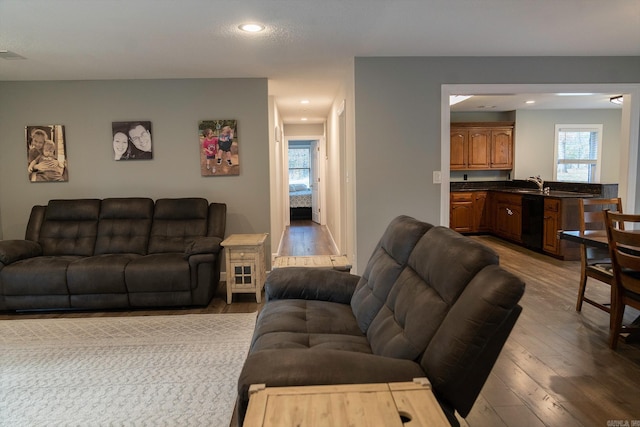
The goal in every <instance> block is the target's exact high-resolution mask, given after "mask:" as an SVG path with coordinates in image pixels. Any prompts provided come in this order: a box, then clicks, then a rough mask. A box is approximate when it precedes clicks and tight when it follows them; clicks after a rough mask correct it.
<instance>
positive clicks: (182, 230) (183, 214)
mask: <svg viewBox="0 0 640 427" xmlns="http://www.w3.org/2000/svg"><path fill="white" fill-rule="evenodd" d="M208 212H209V205H208V203H207V201H206V200H205V199H200V198H184V199H158V200H157V201H156V204H155V209H154V212H153V223H152V225H151V236H150V238H149V251H148V253H150V254H155V253H167V252H180V253H184V251H185V249H186V247H187V245H188V244H190V243H192V242H193V240H194V239H195V238H196V237H199V236H206V235H207V216H208Z"/></svg>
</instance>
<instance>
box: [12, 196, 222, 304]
mask: <svg viewBox="0 0 640 427" xmlns="http://www.w3.org/2000/svg"><path fill="white" fill-rule="evenodd" d="M225 225H226V205H224V204H220V203H211V204H209V203H208V202H207V200H205V199H202V198H182V199H158V200H157V201H156V202H155V203H154V201H153V200H152V199H148V198H110V199H104V200H99V199H77V200H51V201H50V202H49V203H48V205H47V206H34V207H33V208H32V210H31V216H30V217H29V222H28V225H27V230H26V235H25V239H24V240H3V241H0V310H40V309H44V310H52V309H127V308H136V307H180V306H194V305H195V306H205V305H207V304H208V303H209V301H210V300H211V298H212V297H213V295H214V293H215V290H216V287H217V286H218V282H219V281H220V257H221V254H220V251H221V247H220V242H221V241H222V240H223V239H224V232H225Z"/></svg>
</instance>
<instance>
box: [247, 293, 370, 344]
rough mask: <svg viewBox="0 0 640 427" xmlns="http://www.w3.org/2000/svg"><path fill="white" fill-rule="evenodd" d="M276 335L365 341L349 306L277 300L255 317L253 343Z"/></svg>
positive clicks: (323, 302)
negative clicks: (347, 336)
mask: <svg viewBox="0 0 640 427" xmlns="http://www.w3.org/2000/svg"><path fill="white" fill-rule="evenodd" d="M279 332H293V333H301V334H337V335H352V336H357V337H362V338H364V334H363V333H362V332H361V331H360V328H359V327H358V325H357V323H356V322H355V319H354V317H353V313H352V312H351V308H350V307H349V305H348V304H340V303H335V302H326V301H315V300H310V301H308V300H276V301H270V302H269V304H266V305H265V306H264V308H263V309H262V311H261V312H260V316H258V321H257V324H256V330H255V332H254V341H256V340H257V339H258V338H259V337H261V336H263V335H267V334H272V333H279Z"/></svg>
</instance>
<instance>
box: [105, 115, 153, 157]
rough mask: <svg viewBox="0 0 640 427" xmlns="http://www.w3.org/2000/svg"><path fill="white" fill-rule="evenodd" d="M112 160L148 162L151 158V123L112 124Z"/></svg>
mask: <svg viewBox="0 0 640 427" xmlns="http://www.w3.org/2000/svg"><path fill="white" fill-rule="evenodd" d="M111 134H112V137H113V139H112V143H113V156H114V157H113V158H114V160H149V159H152V158H153V143H152V141H151V122H112V123H111Z"/></svg>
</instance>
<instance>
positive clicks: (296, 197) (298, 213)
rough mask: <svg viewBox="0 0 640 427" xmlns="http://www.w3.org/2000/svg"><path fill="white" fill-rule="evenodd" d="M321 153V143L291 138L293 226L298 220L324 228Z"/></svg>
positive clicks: (290, 176) (289, 151) (290, 215)
mask: <svg viewBox="0 0 640 427" xmlns="http://www.w3.org/2000/svg"><path fill="white" fill-rule="evenodd" d="M321 149H322V144H321V141H320V139H307V138H301V139H297V138H289V139H288V141H287V165H288V169H287V172H286V179H287V181H288V192H289V194H288V197H287V200H288V202H289V203H288V209H289V225H291V221H297V220H305V221H313V222H314V223H316V224H322V215H321V213H322V195H323V188H322V183H323V181H324V180H323V179H322V162H321V161H320V158H321Z"/></svg>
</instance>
